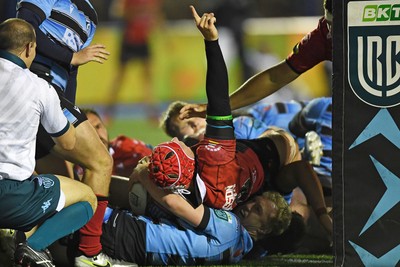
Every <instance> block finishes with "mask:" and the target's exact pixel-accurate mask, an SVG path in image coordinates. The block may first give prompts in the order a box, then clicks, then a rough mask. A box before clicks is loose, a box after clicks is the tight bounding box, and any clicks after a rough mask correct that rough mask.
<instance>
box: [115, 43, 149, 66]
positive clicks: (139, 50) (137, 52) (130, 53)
mask: <svg viewBox="0 0 400 267" xmlns="http://www.w3.org/2000/svg"><path fill="white" fill-rule="evenodd" d="M149 56H150V48H149V45H148V44H136V45H134V44H127V43H123V44H122V47H121V55H120V61H121V63H126V62H128V61H129V60H132V59H147V58H149Z"/></svg>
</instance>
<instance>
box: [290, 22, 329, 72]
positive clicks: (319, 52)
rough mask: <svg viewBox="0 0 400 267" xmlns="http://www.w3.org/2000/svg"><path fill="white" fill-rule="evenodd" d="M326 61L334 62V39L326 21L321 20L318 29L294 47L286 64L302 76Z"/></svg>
mask: <svg viewBox="0 0 400 267" xmlns="http://www.w3.org/2000/svg"><path fill="white" fill-rule="evenodd" d="M325 60H332V38H331V36H330V32H329V30H328V27H327V23H326V20H325V19H324V18H321V19H320V20H319V23H318V27H317V28H316V29H315V30H313V31H312V32H310V33H308V34H307V35H306V36H304V37H303V39H302V40H301V41H300V42H299V43H297V44H296V45H295V46H294V48H293V51H292V53H291V54H290V55H289V56H288V57H287V58H286V63H287V64H288V65H289V66H290V67H291V69H292V70H293V71H294V72H296V73H298V74H301V73H303V72H305V71H307V70H309V69H311V68H313V67H314V66H315V65H317V64H318V63H320V62H322V61H325Z"/></svg>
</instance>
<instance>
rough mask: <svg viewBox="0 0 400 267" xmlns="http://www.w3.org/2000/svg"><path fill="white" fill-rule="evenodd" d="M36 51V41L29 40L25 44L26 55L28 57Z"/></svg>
mask: <svg viewBox="0 0 400 267" xmlns="http://www.w3.org/2000/svg"><path fill="white" fill-rule="evenodd" d="M35 52H36V43H35V42H29V43H27V44H26V45H25V53H26V54H25V55H26V57H27V58H28V57H30V56H32V55H34V54H35Z"/></svg>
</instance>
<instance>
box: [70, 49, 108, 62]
mask: <svg viewBox="0 0 400 267" xmlns="http://www.w3.org/2000/svg"><path fill="white" fill-rule="evenodd" d="M109 55H110V53H109V52H108V51H107V50H106V47H105V45H102V44H95V45H89V46H87V47H85V48H84V49H82V50H80V51H78V52H76V53H74V55H73V56H72V60H71V65H73V66H81V65H84V64H86V63H88V62H90V61H94V62H98V63H100V64H103V63H104V61H106V60H107V59H108V56H109Z"/></svg>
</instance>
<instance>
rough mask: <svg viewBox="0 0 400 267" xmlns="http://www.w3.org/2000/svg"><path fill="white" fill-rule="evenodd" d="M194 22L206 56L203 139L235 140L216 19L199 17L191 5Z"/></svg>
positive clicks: (226, 75)
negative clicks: (206, 102)
mask: <svg viewBox="0 0 400 267" xmlns="http://www.w3.org/2000/svg"><path fill="white" fill-rule="evenodd" d="M190 8H191V10H192V14H193V18H194V21H195V23H196V26H197V28H198V29H199V31H200V32H201V34H202V35H203V37H204V40H205V47H206V57H207V77H206V94H207V101H208V104H207V116H206V119H207V128H206V133H205V137H210V138H218V139H232V138H234V133H233V125H232V112H231V108H230V104H229V87H228V71H227V68H226V65H225V61H224V57H223V55H222V52H221V49H220V47H219V44H218V31H217V29H216V27H215V22H216V18H215V17H214V14H213V13H204V14H203V15H202V17H200V16H199V15H198V14H197V12H196V10H195V9H194V7H193V6H190Z"/></svg>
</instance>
